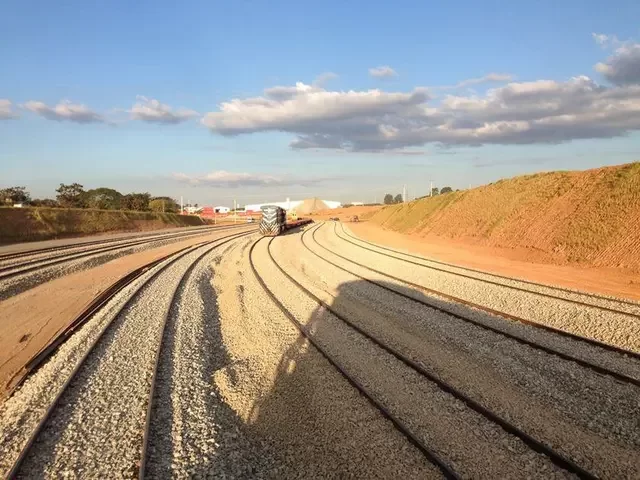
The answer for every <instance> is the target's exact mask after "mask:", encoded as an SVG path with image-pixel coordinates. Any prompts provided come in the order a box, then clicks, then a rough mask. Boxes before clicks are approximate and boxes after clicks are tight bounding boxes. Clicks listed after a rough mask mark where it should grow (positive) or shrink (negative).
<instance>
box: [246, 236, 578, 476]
mask: <svg viewBox="0 0 640 480" xmlns="http://www.w3.org/2000/svg"><path fill="white" fill-rule="evenodd" d="M290 238H293V236H290ZM288 239H289V238H286V239H285V237H283V238H278V239H276V241H275V242H274V243H278V242H280V241H285V240H288ZM266 245H267V242H266V241H264V242H262V243H261V244H259V245H258V247H257V248H256V250H257V251H256V259H259V270H261V271H264V270H265V269H266V268H267V266H268V265H269V263H270V262H271V261H270V260H269V259H268V256H267V253H266ZM258 248H259V250H258ZM285 248H286V247H285ZM288 255H295V254H294V252H293V251H289V253H288ZM256 261H258V260H256ZM265 281H266V282H267V283H268V285H269V287H270V289H272V290H273V291H274V293H276V295H277V296H278V298H281V299H282V300H281V301H282V302H283V303H284V304H285V306H286V307H287V308H288V309H289V310H290V311H291V312H292V313H293V314H294V315H295V317H296V318H297V319H298V320H299V321H300V322H301V323H303V324H305V325H306V326H307V328H308V329H310V331H311V332H312V335H313V337H314V339H316V340H317V341H318V342H319V343H320V344H321V345H322V346H323V347H324V348H325V349H326V350H327V351H328V352H329V354H330V355H331V356H332V357H333V358H334V359H335V360H336V361H337V362H338V363H339V364H340V365H341V366H342V367H343V368H345V369H346V370H347V371H348V372H349V374H350V375H353V376H354V377H355V378H356V379H357V380H358V381H359V382H360V383H361V384H363V385H365V386H366V388H367V390H368V391H369V392H370V393H371V394H372V395H373V396H374V397H375V398H376V399H378V400H379V401H381V402H382V403H383V405H385V407H386V408H388V409H389V410H390V411H391V412H392V413H393V414H394V415H395V416H396V417H397V418H401V419H402V421H403V422H404V423H405V424H406V425H407V426H408V427H409V428H410V430H411V431H412V433H413V434H414V435H416V436H417V437H418V438H420V439H421V440H422V441H423V442H424V443H425V444H426V445H428V446H429V448H431V449H432V450H434V451H435V452H436V453H437V454H438V455H439V456H440V457H441V458H442V459H443V460H444V461H445V462H446V463H447V464H449V465H450V466H451V467H452V468H453V469H454V470H455V471H456V472H458V473H459V474H460V475H462V476H463V477H469V478H522V477H523V476H529V477H531V478H566V477H567V476H568V473H567V472H566V471H564V470H561V469H559V468H558V467H556V466H555V465H553V464H552V463H551V462H550V461H549V460H548V458H547V457H546V456H544V455H541V454H538V453H536V452H534V451H533V450H531V449H529V448H528V447H527V446H526V445H524V444H523V443H522V442H521V441H520V440H519V439H517V438H516V437H514V436H512V435H509V434H506V432H505V431H504V430H502V429H501V428H500V427H499V426H497V425H496V424H494V423H492V422H490V421H488V420H487V419H485V418H484V417H482V416H481V415H479V414H478V413H476V412H474V411H472V410H470V409H469V408H467V407H466V406H465V405H464V404H463V403H462V402H460V401H459V400H456V399H455V398H453V397H452V396H451V395H449V394H447V393H444V392H443V391H442V390H440V388H438V387H437V386H436V385H435V384H434V383H432V382H430V381H428V380H426V379H425V378H424V377H422V376H421V375H420V374H418V373H417V372H416V371H414V370H412V369H410V368H409V367H407V366H406V365H404V364H403V363H401V362H400V361H399V360H397V359H396V358H395V357H393V356H391V355H390V354H389V353H387V352H385V351H384V350H382V349H381V348H380V347H378V346H376V345H374V344H373V343H372V342H371V341H369V340H367V339H366V338H365V337H363V336H362V335H360V334H359V333H357V332H356V331H355V330H353V329H351V328H350V327H348V326H347V325H346V324H345V323H343V322H342V321H341V320H339V319H338V318H337V317H335V316H334V315H333V314H331V313H330V312H329V311H327V310H326V309H324V308H321V307H319V306H318V304H317V303H316V302H315V301H312V300H311V299H310V298H309V297H308V296H306V295H305V294H303V293H302V292H301V291H300V290H299V289H297V287H295V286H294V285H293V284H292V283H291V282H290V281H289V280H287V279H286V277H285V276H284V275H283V274H282V273H280V272H276V271H272V272H270V273H269V275H268V276H266V279H265ZM292 289H297V291H292ZM287 292H289V293H288V294H287ZM452 432H460V434H459V435H452ZM470 445H473V448H469V447H470Z"/></svg>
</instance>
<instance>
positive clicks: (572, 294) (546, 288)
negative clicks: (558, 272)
mask: <svg viewBox="0 0 640 480" xmlns="http://www.w3.org/2000/svg"><path fill="white" fill-rule="evenodd" d="M333 229H334V232H335V233H336V235H337V236H338V237H340V238H342V239H344V240H348V241H351V242H354V243H356V244H357V245H361V246H362V247H365V248H369V249H372V250H374V251H376V252H380V253H382V254H383V255H393V256H394V257H396V258H398V259H406V260H408V261H410V262H415V263H417V264H420V265H424V266H425V267H427V268H435V269H441V270H445V271H449V272H453V273H458V274H462V275H466V276H470V277H473V278H477V279H480V280H486V281H489V282H495V283H499V284H502V285H505V286H511V287H516V288H523V289H526V290H530V291H532V292H540V293H543V294H547V295H554V296H558V297H562V298H566V299H568V300H574V301H578V302H583V303H587V304H591V305H595V306H601V307H605V308H612V309H616V310H620V311H623V312H628V313H630V314H632V315H640V302H634V301H632V300H626V299H621V298H616V297H613V296H607V295H596V296H594V295H589V294H587V293H585V292H581V291H579V290H576V289H570V288H565V287H557V286H553V285H542V284H535V283H533V282H525V281H519V280H518V279H515V278H509V277H505V276H500V275H496V274H491V273H487V272H482V271H479V270H476V269H470V268H465V267H461V266H457V265H453V264H449V263H446V262H440V261H436V260H431V259H429V258H425V257H420V256H419V255H415V254H411V253H408V252H402V251H400V250H396V249H389V247H384V246H379V245H376V244H372V243H371V242H367V241H364V240H361V239H359V238H358V237H357V236H356V235H355V234H354V233H353V232H352V231H350V229H349V228H348V227H346V228H345V226H344V225H343V224H340V225H339V226H338V225H334V227H333ZM416 257H419V258H416Z"/></svg>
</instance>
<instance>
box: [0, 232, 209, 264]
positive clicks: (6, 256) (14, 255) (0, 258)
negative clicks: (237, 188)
mask: <svg viewBox="0 0 640 480" xmlns="http://www.w3.org/2000/svg"><path fill="white" fill-rule="evenodd" d="M212 228H218V227H208V226H207V227H195V228H189V229H184V230H182V232H185V231H195V230H209V229H212ZM171 233H172V232H171V231H166V232H164V233H159V232H154V233H142V234H139V235H128V236H124V237H122V238H106V239H103V240H86V241H79V242H77V243H72V244H68V245H58V246H52V247H43V248H34V249H31V250H24V251H18V252H9V253H2V254H0V263H4V262H7V261H9V260H13V259H19V258H23V257H29V256H34V255H44V254H47V253H52V252H60V251H64V250H70V249H74V248H84V247H91V246H94V245H104V244H107V243H113V242H122V241H127V240H136V239H141V238H149V237H154V236H159V235H168V234H171ZM174 233H175V232H174ZM178 233H181V232H178Z"/></svg>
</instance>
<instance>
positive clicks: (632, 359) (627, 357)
mask: <svg viewBox="0 0 640 480" xmlns="http://www.w3.org/2000/svg"><path fill="white" fill-rule="evenodd" d="M320 228H322V225H320V226H318V227H316V228H314V229H313V230H308V231H306V232H304V234H303V235H302V236H301V237H300V240H301V242H302V244H303V245H304V247H305V248H306V250H307V251H309V252H311V253H312V254H313V255H315V256H316V257H318V258H321V259H322V260H323V261H324V262H326V263H328V264H330V265H332V266H333V267H335V268H338V269H340V270H342V271H345V272H347V273H349V274H350V275H354V276H356V277H358V278H360V279H361V280H363V281H365V282H367V283H370V284H372V285H376V286H378V287H380V288H382V289H384V290H386V291H389V292H391V293H393V294H395V295H399V296H401V297H403V298H406V299H408V300H411V301H412V302H416V303H418V304H420V305H423V306H425V307H428V308H431V309H434V310H438V311H441V312H443V313H446V314H448V315H451V316H453V317H455V318H458V319H460V320H463V321H465V322H468V323H470V324H472V325H474V326H476V327H479V328H481V329H484V330H488V331H491V332H493V333H496V334H498V335H502V336H504V337H506V338H509V339H511V340H514V341H516V342H518V343H520V344H522V345H526V346H528V347H531V348H534V349H537V350H540V351H543V352H545V353H549V354H552V355H555V356H557V357H559V358H562V359H564V360H568V361H572V362H575V363H576V364H578V365H580V366H582V367H585V368H588V369H590V370H592V371H594V372H597V373H599V374H602V375H608V376H610V377H612V378H615V379H616V380H618V381H621V382H624V383H629V384H632V385H635V386H639V387H640V378H638V377H637V376H635V375H634V374H627V373H624V372H621V371H619V370H616V369H613V368H608V367H607V366H605V365H600V364H597V363H594V362H593V361H591V360H588V359H586V358H585V357H587V358H588V357H589V354H590V355H591V356H593V354H594V351H593V350H594V349H595V350H597V349H602V350H605V351H606V352H611V353H613V354H616V355H618V360H619V361H621V362H625V363H627V364H628V365H629V368H628V371H630V372H634V373H635V372H638V366H639V363H638V360H640V355H639V354H637V353H635V352H630V351H627V350H624V349H620V348H618V347H615V346H612V345H608V344H604V343H602V342H598V341H594V340H592V339H590V338H585V337H581V336H578V335H575V334H571V333H568V332H564V331H561V330H557V329H552V328H548V327H547V326H545V325H542V324H539V323H536V322H531V321H529V320H527V319H524V318H521V317H517V316H514V315H509V314H505V313H504V312H500V311H497V310H494V309H490V308H487V307H485V306H483V305H480V304H476V303H473V302H469V301H467V300H464V299H462V298H459V297H454V296H451V295H447V294H445V293H443V292H440V291H437V290H433V289H429V288H425V287H424V286H422V285H419V284H416V283H412V282H409V281H407V280H404V279H402V278H399V277H397V276H393V275H390V274H388V273H385V272H383V271H381V270H378V269H375V268H373V267H370V266H368V265H365V264H363V263H360V262H356V261H354V260H352V259H350V258H348V257H346V256H344V255H341V254H339V253H337V252H335V251H334V250H331V249H329V248H327V247H326V246H324V245H322V244H321V243H320V242H318V240H317V239H316V237H315V235H316V232H317V231H318V230H319V229H320ZM309 232H310V233H311V237H312V239H313V240H314V242H315V245H317V246H318V247H320V248H321V249H322V250H323V251H325V252H327V253H329V254H330V255H333V256H335V257H337V258H340V259H342V260H344V261H345V262H348V263H350V264H352V265H356V266H357V267H360V268H362V269H365V270H368V271H370V272H374V273H376V274H378V275H381V276H383V277H386V278H389V279H391V280H394V281H397V282H401V283H403V284H405V285H407V286H409V287H411V288H412V289H416V290H418V291H422V292H425V293H427V294H428V295H437V296H439V297H443V298H445V299H447V300H451V301H453V302H455V303H458V304H462V305H467V306H470V307H472V308H474V309H478V310H481V311H485V312H487V313H489V314H493V315H498V316H500V317H504V318H507V319H509V320H513V321H516V322H519V323H521V324H523V325H527V326H532V327H535V328H539V329H541V330H543V331H545V332H548V333H551V334H552V335H553V334H559V335H561V336H563V337H566V338H568V339H570V340H572V341H575V342H580V343H584V344H585V345H586V346H588V347H590V349H589V352H588V354H587V355H585V356H577V355H574V354H569V353H567V352H566V351H563V350H561V349H558V348H554V347H552V346H549V345H548V344H544V343H543V342H537V341H534V340H531V339H528V338H525V337H524V336H522V335H518V334H513V333H511V332H509V331H507V330H505V329H502V328H499V327H496V326H492V325H490V324H486V323H484V322H481V321H479V320H476V319H474V318H471V317H470V316H469V315H463V314H460V313H459V312H458V311H456V310H455V309H454V308H451V307H448V306H442V305H438V304H436V303H434V302H433V301H431V300H425V299H423V298H416V297H415V296H413V295H411V294H408V293H405V292H402V291H399V290H398V289H396V288H394V287H393V286H390V285H389V284H385V283H382V282H381V281H377V280H374V279H371V278H367V277H365V276H363V275H361V274H358V273H357V272H354V271H353V270H350V269H347V268H345V267H344V266H341V265H339V264H337V263H336V262H333V261H331V260H329V259H328V258H326V257H325V256H321V255H319V254H318V253H316V252H315V251H313V249H311V248H309V245H308V244H307V243H306V242H305V235H307V234H308V233H309Z"/></svg>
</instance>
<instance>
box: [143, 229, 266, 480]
mask: <svg viewBox="0 0 640 480" xmlns="http://www.w3.org/2000/svg"><path fill="white" fill-rule="evenodd" d="M249 233H254V232H253V231H252V232H249ZM246 235H249V234H248V233H243V234H240V235H236V236H234V237H232V238H229V239H226V240H224V241H223V242H220V243H217V244H215V245H213V246H212V247H210V248H208V249H206V250H205V251H204V252H202V253H201V254H200V255H198V257H197V258H196V259H195V260H194V261H193V262H192V263H191V265H189V267H188V268H187V269H186V270H185V271H184V273H183V274H182V277H180V280H179V281H178V283H177V284H176V287H175V288H174V289H173V292H172V293H171V301H170V302H169V306H168V307H167V310H166V311H165V313H164V317H163V319H162V326H161V327H160V331H159V333H158V339H157V342H158V345H159V346H158V348H157V349H156V355H155V361H154V366H153V374H152V376H151V387H150V388H149V402H148V403H147V414H146V417H145V423H144V432H143V435H142V451H141V453H140V469H139V471H138V478H139V479H140V480H143V479H144V477H145V472H146V468H147V458H148V452H147V449H148V446H149V437H150V434H151V421H152V417H153V406H154V396H155V390H156V380H157V378H158V368H159V366H160V358H161V355H162V348H163V346H164V337H165V331H166V329H167V324H168V323H169V317H170V316H171V308H172V307H173V305H174V304H175V303H176V300H177V296H178V291H179V290H180V287H181V286H182V285H184V283H185V281H186V279H187V277H188V276H189V275H190V274H191V272H192V271H193V269H194V268H195V267H196V265H197V264H198V263H200V261H202V259H203V258H204V257H205V256H207V255H208V254H209V253H210V252H211V251H212V250H214V249H216V248H218V247H220V246H222V245H224V244H226V243H229V242H231V241H233V240H236V239H237V238H240V237H243V236H246Z"/></svg>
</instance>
